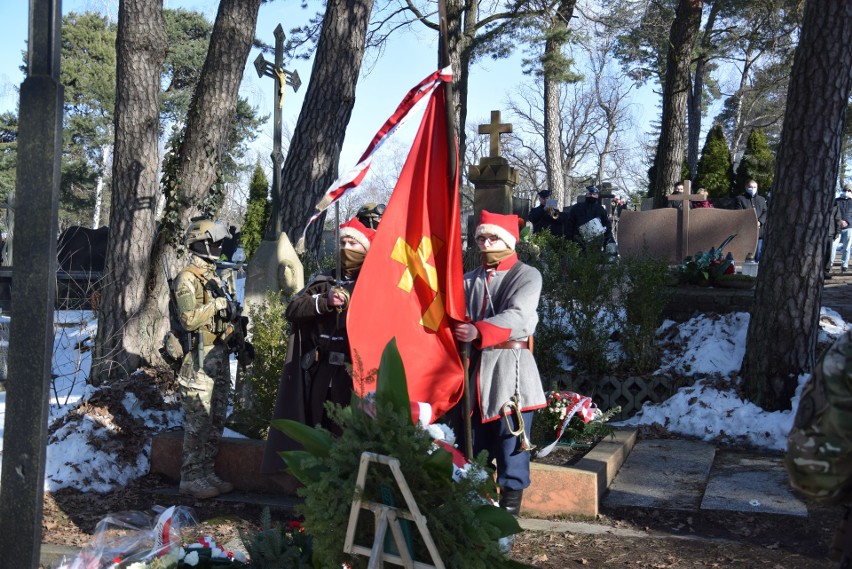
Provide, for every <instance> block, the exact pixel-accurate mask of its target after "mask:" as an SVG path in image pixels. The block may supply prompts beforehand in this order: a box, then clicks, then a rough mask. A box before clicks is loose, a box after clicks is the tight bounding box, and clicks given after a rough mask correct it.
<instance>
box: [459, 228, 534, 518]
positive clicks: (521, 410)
mask: <svg viewBox="0 0 852 569" xmlns="http://www.w3.org/2000/svg"><path fill="white" fill-rule="evenodd" d="M518 235H519V232H518V216H516V215H501V214H495V213H490V212H488V211H483V212H482V214H481V216H480V224H479V226H477V228H476V243H477V245H478V246H479V250H480V255H481V257H482V266H481V267H479V268H477V269H475V270H473V271H471V272H469V273H466V274H465V275H464V288H465V298H466V300H467V312H468V316H469V317H470V319H471V320H472V322H468V323H459V324H456V325H455V326H454V330H453V334H454V336H455V338H456V340H457V341H460V342H472V346H473V353H472V354H471V361H470V378H471V393H472V396H471V399H472V400H473V412H472V419H471V428H472V431H473V451H474V454H478V453H479V452H481V451H482V450H486V451H488V455H489V460H490V459H493V460H495V461H496V464H497V483H498V485H499V486H500V506H501V507H503V508H505V509H506V510H507V511H509V512H511V513H512V514H514V515H515V516H517V515H518V514H519V513H520V508H521V500H522V499H523V491H524V489H525V488H527V487H528V486H529V485H530V454H529V452H528V451H529V450H531V446H530V444H529V436H530V430H531V428H532V421H533V412H534V411H535V410H536V409H540V408H542V407H544V406H545V405H546V404H547V401H546V399H545V396H544V390H543V389H542V386H541V379H540V377H539V373H538V367H537V366H536V363H535V359H534V358H533V353H532V347H533V333H534V332H535V327H536V324H537V323H538V314H537V312H536V309H537V307H538V300H539V296H540V294H541V274H540V273H539V272H538V270H536V269H535V268H533V267H530V266H529V265H526V264H524V263H522V262H521V261H519V260H518V255H517V253H515V244H516V243H517V241H518Z"/></svg>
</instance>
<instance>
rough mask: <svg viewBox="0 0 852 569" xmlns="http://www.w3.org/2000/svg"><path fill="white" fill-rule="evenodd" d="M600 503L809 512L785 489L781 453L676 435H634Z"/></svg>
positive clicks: (682, 508) (667, 507)
mask: <svg viewBox="0 0 852 569" xmlns="http://www.w3.org/2000/svg"><path fill="white" fill-rule="evenodd" d="M603 505H604V508H607V507H637V508H658V509H663V510H686V511H689V510H693V511H695V510H728V511H738V512H752V513H766V514H782V515H788V516H802V517H804V516H807V515H808V510H807V507H806V506H805V504H804V503H803V502H802V501H801V500H799V499H798V498H797V497H796V496H795V495H794V494H793V492H792V491H791V490H790V485H789V484H788V482H787V473H786V472H785V470H784V466H783V464H782V458H781V454H780V453H770V452H766V453H759V452H753V451H743V450H739V449H721V448H716V446H715V445H713V444H711V443H705V442H701V441H691V440H680V439H644V440H639V441H637V443H636V446H635V447H634V449H633V451H632V452H631V453H630V456H629V457H627V461H626V462H625V463H624V465H623V466H622V467H621V470H619V471H618V474H617V475H616V477H615V480H613V482H612V484H611V485H610V488H609V492H607V493H606V495H605V496H604V498H603Z"/></svg>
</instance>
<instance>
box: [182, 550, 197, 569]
mask: <svg viewBox="0 0 852 569" xmlns="http://www.w3.org/2000/svg"><path fill="white" fill-rule="evenodd" d="M183 562H184V564H186V565H189V566H190V567H195V566H196V565H198V552H197V551H193V552H191V553H188V554H187V555H186V557H184V558H183Z"/></svg>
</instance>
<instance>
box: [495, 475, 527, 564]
mask: <svg viewBox="0 0 852 569" xmlns="http://www.w3.org/2000/svg"><path fill="white" fill-rule="evenodd" d="M523 498H524V491H523V490H510V489H509V488H501V489H500V507H501V508H503V509H504V510H506V511H507V512H509V513H510V514H512V515H513V516H515V517H516V518H517V517H518V516H519V515H520V514H521V500H523ZM513 547H515V536H514V535H508V536H506V537H504V538H502V539H501V540H500V549H501V550H502V551H503V553H509V552H510V551H512V548H513Z"/></svg>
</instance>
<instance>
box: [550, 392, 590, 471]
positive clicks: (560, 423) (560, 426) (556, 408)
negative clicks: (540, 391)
mask: <svg viewBox="0 0 852 569" xmlns="http://www.w3.org/2000/svg"><path fill="white" fill-rule="evenodd" d="M574 415H577V416H579V417H580V418H581V419H582V420H583V422H584V423H588V422H589V421H592V420H593V419H595V418H596V417H600V416H601V415H602V414H601V412H600V410H599V409H598V408H597V406H596V405H595V404H594V403H592V398H591V397H586V396H584V395H580V394H579V393H574V392H573V391H550V392H548V394H547V407H545V408H544V409H542V410H540V411H539V412H537V413H536V420H537V421H544V423H545V427H544V428H545V429H546V431H547V432H548V433H553V436H554V439H553V441H551V442H550V443H548V444H546V445H542V446H541V448H540V449H539V450H538V451H536V453H535V456H536V457H537V458H543V457H545V456H547V455H548V454H550V453H551V451H553V449H554V448H556V444H557V443H558V442H559V439H561V438H562V435H563V434H565V430H566V429H567V428H568V425H569V423H570V422H571V419H572V418H573V417H574ZM533 424H534V425H535V423H533Z"/></svg>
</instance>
